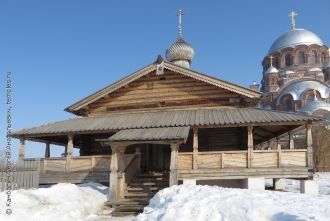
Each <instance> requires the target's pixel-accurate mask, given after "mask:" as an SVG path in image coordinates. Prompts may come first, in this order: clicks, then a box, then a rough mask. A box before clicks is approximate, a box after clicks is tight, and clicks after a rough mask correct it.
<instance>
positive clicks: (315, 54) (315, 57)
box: [310, 51, 317, 64]
mask: <svg viewBox="0 0 330 221" xmlns="http://www.w3.org/2000/svg"><path fill="white" fill-rule="evenodd" d="M310 63H311V64H316V63H317V52H316V51H312V53H311V62H310Z"/></svg>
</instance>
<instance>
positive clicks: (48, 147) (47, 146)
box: [45, 142, 50, 158]
mask: <svg viewBox="0 0 330 221" xmlns="http://www.w3.org/2000/svg"><path fill="white" fill-rule="evenodd" d="M49 157H50V142H47V143H46V149H45V158H49Z"/></svg>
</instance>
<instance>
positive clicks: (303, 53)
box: [298, 51, 306, 64]
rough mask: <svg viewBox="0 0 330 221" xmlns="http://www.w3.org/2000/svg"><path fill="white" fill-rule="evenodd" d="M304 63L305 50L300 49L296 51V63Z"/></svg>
mask: <svg viewBox="0 0 330 221" xmlns="http://www.w3.org/2000/svg"><path fill="white" fill-rule="evenodd" d="M305 63H306V55H305V52H303V51H300V52H299V53H298V64H305Z"/></svg>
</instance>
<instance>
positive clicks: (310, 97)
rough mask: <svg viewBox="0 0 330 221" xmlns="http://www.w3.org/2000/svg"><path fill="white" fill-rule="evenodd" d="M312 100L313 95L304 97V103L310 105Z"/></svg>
mask: <svg viewBox="0 0 330 221" xmlns="http://www.w3.org/2000/svg"><path fill="white" fill-rule="evenodd" d="M313 100H314V94H308V95H307V97H306V103H307V104H308V103H310V102H312V101H313Z"/></svg>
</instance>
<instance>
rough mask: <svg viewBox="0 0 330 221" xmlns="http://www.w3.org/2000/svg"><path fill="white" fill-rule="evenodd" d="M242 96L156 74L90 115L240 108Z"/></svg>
mask: <svg viewBox="0 0 330 221" xmlns="http://www.w3.org/2000/svg"><path fill="white" fill-rule="evenodd" d="M239 103H240V97H239V95H238V94H236V93H234V92H230V91H228V90H224V89H221V88H219V87H216V86H213V85H210V84H207V83H204V82H202V81H198V80H195V79H193V78H189V77H186V76H184V75H181V74H177V73H174V72H171V71H168V70H166V71H165V74H164V75H162V76H156V74H155V72H153V73H150V74H149V75H147V76H144V77H142V78H140V79H138V80H136V81H134V82H132V83H130V84H129V85H127V86H125V87H123V88H120V89H118V90H117V91H115V92H112V93H111V94H109V95H108V96H105V97H104V98H101V99H99V100H97V101H95V102H93V103H92V104H90V105H89V106H88V113H89V115H96V114H102V113H105V112H112V111H118V110H138V109H148V108H159V107H173V108H176V107H182V106H185V107H186V106H194V107H195V106H197V107H199V106H200V107H205V106H215V105H217V106H219V105H226V106H228V105H229V106H238V105H239Z"/></svg>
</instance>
